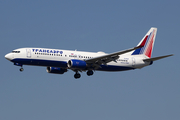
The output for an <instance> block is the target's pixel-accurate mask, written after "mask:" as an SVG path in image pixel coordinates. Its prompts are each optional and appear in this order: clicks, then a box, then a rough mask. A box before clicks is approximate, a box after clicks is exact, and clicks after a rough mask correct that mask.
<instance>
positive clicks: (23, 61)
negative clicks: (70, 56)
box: [11, 58, 67, 68]
mask: <svg viewBox="0 0 180 120" xmlns="http://www.w3.org/2000/svg"><path fill="white" fill-rule="evenodd" d="M11 61H12V62H14V63H20V64H23V65H37V66H51V67H61V68H67V62H65V61H53V60H39V59H20V58H17V59H13V60H11Z"/></svg>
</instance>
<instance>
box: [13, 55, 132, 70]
mask: <svg viewBox="0 0 180 120" xmlns="http://www.w3.org/2000/svg"><path fill="white" fill-rule="evenodd" d="M11 62H14V63H20V64H23V65H37V66H50V67H60V68H67V62H65V61H53V60H39V59H20V58H16V59H13V60H11ZM132 69H135V68H132V67H123V66H114V65H107V66H106V65H101V68H99V69H97V70H98V71H125V70H132Z"/></svg>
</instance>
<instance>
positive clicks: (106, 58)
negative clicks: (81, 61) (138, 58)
mask: <svg viewBox="0 0 180 120" xmlns="http://www.w3.org/2000/svg"><path fill="white" fill-rule="evenodd" d="M141 47H143V46H137V47H134V48H130V49H127V50H123V51H119V52H115V53H111V54H107V55H102V56H99V57H95V58H91V59H87V60H85V62H86V63H87V64H91V65H92V67H97V68H98V67H99V66H100V65H101V64H104V65H106V63H108V62H111V61H114V62H116V60H117V59H118V58H119V55H122V54H125V53H128V52H130V51H133V50H136V49H138V48H141Z"/></svg>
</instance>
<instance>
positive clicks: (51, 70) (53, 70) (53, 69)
mask: <svg viewBox="0 0 180 120" xmlns="http://www.w3.org/2000/svg"><path fill="white" fill-rule="evenodd" d="M46 71H47V72H48V73H56V74H63V73H64V72H67V69H62V68H58V67H47V69H46Z"/></svg>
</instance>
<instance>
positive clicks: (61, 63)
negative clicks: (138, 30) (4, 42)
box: [5, 27, 173, 79]
mask: <svg viewBox="0 0 180 120" xmlns="http://www.w3.org/2000/svg"><path fill="white" fill-rule="evenodd" d="M156 33H157V28H154V27H152V28H150V30H149V31H148V32H147V33H146V35H145V36H144V37H143V39H142V40H141V41H140V42H139V44H138V45H137V46H136V47H134V48H130V49H126V50H122V51H118V52H114V53H111V54H107V53H104V52H83V51H77V50H74V51H72V50H62V49H49V48H29V47H28V48H19V49H15V50H13V51H12V52H11V53H8V54H6V55H5V58H6V59H7V60H9V61H11V62H13V63H14V65H16V66H20V67H21V68H20V71H23V70H24V69H23V65H34V66H45V67H47V68H46V71H47V72H48V73H55V74H64V73H65V72H67V71H68V70H72V71H74V72H75V74H74V78H76V79H77V78H80V77H81V74H80V72H86V73H87V75H88V76H91V75H93V73H94V71H113V72H114V71H125V70H133V69H140V68H143V67H145V66H148V65H152V63H153V61H156V60H159V59H162V58H166V57H169V56H173V54H170V55H165V56H159V57H153V58H151V55H152V51H153V46H154V42H155V37H156Z"/></svg>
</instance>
